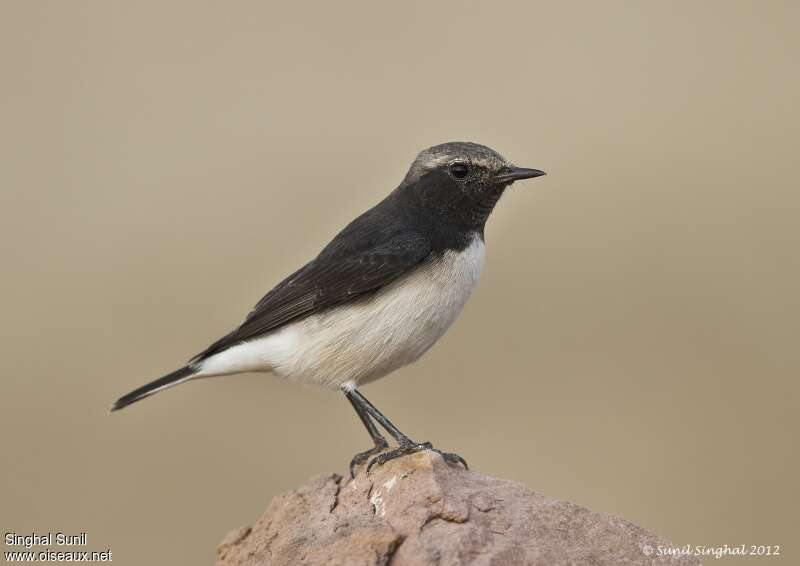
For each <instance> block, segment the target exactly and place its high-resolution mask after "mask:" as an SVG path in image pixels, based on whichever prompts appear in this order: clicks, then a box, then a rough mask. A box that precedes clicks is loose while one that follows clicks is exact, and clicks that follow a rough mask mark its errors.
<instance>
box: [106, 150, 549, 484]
mask: <svg viewBox="0 0 800 566" xmlns="http://www.w3.org/2000/svg"><path fill="white" fill-rule="evenodd" d="M540 175H544V172H542V171H539V170H538V169H525V168H522V167H516V166H514V165H512V164H511V163H509V162H508V161H506V160H505V159H504V158H503V157H502V156H501V155H499V154H498V153H497V152H495V151H493V150H491V149H489V148H488V147H485V146H482V145H478V144H475V143H467V142H452V143H445V144H442V145H437V146H434V147H431V148H429V149H426V150H425V151H423V152H421V153H420V154H419V155H418V156H417V158H416V159H415V160H414V162H413V163H412V164H411V169H409V171H408V174H407V175H406V176H405V179H403V182H402V183H400V186H399V187H397V188H396V189H395V190H394V191H392V192H391V193H390V194H389V196H387V197H386V198H385V199H383V200H382V201H381V202H380V203H378V204H377V205H376V206H374V207H373V208H371V209H370V210H368V211H367V212H365V213H364V214H362V215H361V216H359V217H358V218H356V219H355V220H353V221H352V222H351V223H350V224H349V225H348V226H347V227H345V229H344V230H342V231H341V232H340V233H339V234H338V235H337V236H336V237H335V238H334V239H333V241H331V242H330V243H329V244H328V245H327V246H325V248H324V249H323V250H322V251H321V252H320V254H319V255H318V256H317V257H316V258H314V259H313V260H311V261H310V262H309V263H308V264H306V265H305V266H303V267H301V268H300V269H299V270H297V271H295V272H294V273H293V274H292V275H290V276H289V277H287V278H286V279H284V280H283V281H282V282H281V283H279V284H278V285H277V286H276V287H275V288H274V289H272V290H271V291H270V292H269V293H267V294H266V295H265V296H264V298H262V299H261V300H260V301H259V302H258V304H257V305H256V306H255V307H254V308H253V310H251V311H250V313H249V314H248V315H247V317H246V318H245V320H244V322H242V324H241V325H240V326H239V327H238V328H236V329H235V330H234V331H233V332H231V333H229V334H227V335H226V336H223V337H222V338H220V339H219V340H217V341H216V342H214V343H213V344H211V346H209V347H208V348H206V349H205V350H203V351H202V352H201V353H199V354H198V355H196V356H195V357H194V358H192V359H191V360H190V361H189V363H188V364H187V365H185V366H184V367H182V368H180V369H178V370H176V371H174V372H172V373H170V374H168V375H165V376H164V377H161V378H159V379H156V380H155V381H153V382H152V383H148V384H147V385H144V386H142V387H140V388H138V389H136V390H134V391H132V392H130V393H128V394H127V395H125V396H123V397H121V398H120V399H118V400H117V401H116V403H114V405H113V407H112V409H111V410H112V411H116V410H118V409H121V408H123V407H125V406H127V405H130V404H131V403H134V402H135V401H138V400H140V399H143V398H145V397H147V396H149V395H152V394H153V393H156V392H158V391H162V390H164V389H167V388H168V387H172V386H173V385H177V384H179V383H183V382H184V381H188V380H190V379H194V378H196V377H210V376H217V375H230V374H234V373H242V372H253V371H258V372H272V373H274V374H276V375H278V376H280V377H283V378H286V379H291V380H295V381H299V382H302V383H307V384H311V385H317V386H320V387H325V388H329V389H339V390H341V391H342V392H343V393H344V395H345V397H347V399H348V400H349V401H350V403H352V404H353V407H354V408H355V410H356V413H358V416H359V417H360V418H361V421H362V422H363V423H364V426H366V428H367V431H369V434H370V435H371V436H372V440H373V441H374V443H375V446H374V448H372V449H370V450H367V451H366V452H362V453H360V454H357V455H356V456H355V457H354V458H353V460H352V462H351V464H350V470H351V473H353V472H354V469H355V466H356V465H357V464H360V463H363V462H364V461H366V460H367V459H368V458H369V457H370V456H373V455H376V456H375V457H374V458H373V459H372V460H371V461H370V462H369V464H368V466H367V471H369V469H370V468H371V467H372V466H373V465H375V464H381V463H383V462H386V461H388V460H390V459H392V458H396V457H398V456H401V455H403V454H409V453H412V452H417V451H420V450H435V449H434V448H433V447H432V445H431V444H430V443H429V442H422V443H419V442H414V441H413V440H411V439H410V438H409V437H407V436H406V435H405V434H403V433H402V432H400V430H398V428H397V427H396V426H394V425H393V424H392V423H391V422H390V421H389V419H387V418H386V417H385V416H383V414H381V412H380V411H378V410H377V409H376V408H375V407H374V406H373V405H372V403H370V402H369V401H367V399H366V398H365V397H364V396H363V395H361V393H360V392H359V391H358V389H357V386H359V385H363V384H366V383H369V382H371V381H374V380H376V379H378V378H380V377H383V376H385V375H387V374H389V373H391V372H392V371H394V370H396V369H398V368H400V367H403V366H405V365H408V364H410V363H411V362H414V361H416V360H417V359H419V357H420V356H422V354H424V353H425V352H426V351H427V350H428V349H429V348H430V347H431V346H433V344H434V343H435V342H436V341H437V340H438V339H439V338H440V337H441V336H442V335H443V334H444V333H445V331H446V330H447V329H448V328H449V327H450V325H451V324H452V323H453V321H454V320H455V319H456V317H457V316H458V314H459V313H460V312H461V309H462V307H463V306H464V303H466V302H467V299H468V298H469V296H470V294H471V293H472V290H473V289H474V288H475V285H476V284H477V282H478V277H479V276H480V273H481V269H482V267H483V258H484V239H483V230H484V226H485V224H486V220H487V218H488V217H489V214H491V212H492V209H493V208H494V206H495V204H496V203H497V201H498V199H499V198H500V196H501V195H502V194H503V192H504V191H505V190H506V188H508V186H509V185H511V183H513V182H514V181H518V180H521V179H530V178H532V177H539V176H540ZM375 423H377V424H379V425H380V426H381V427H383V428H384V429H385V430H386V431H387V432H388V433H389V434H390V435H391V436H392V437H393V438H394V440H395V441H396V442H397V444H398V447H397V448H396V449H394V450H390V451H386V452H384V450H385V449H386V448H387V447H388V443H387V442H386V439H385V438H384V437H383V436H382V435H381V433H380V432H379V430H378V428H377V426H376V424H375ZM437 452H439V451H438V450H437ZM439 453H440V454H441V455H442V457H443V458H444V459H445V460H446V461H447V462H449V463H456V462H460V463H461V464H463V465H464V466H466V462H464V460H463V459H462V458H461V457H460V456H458V455H456V454H450V453H446V452H439Z"/></svg>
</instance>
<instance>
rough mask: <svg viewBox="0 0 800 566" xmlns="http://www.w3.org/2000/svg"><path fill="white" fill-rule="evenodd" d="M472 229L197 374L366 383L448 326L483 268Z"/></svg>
mask: <svg viewBox="0 0 800 566" xmlns="http://www.w3.org/2000/svg"><path fill="white" fill-rule="evenodd" d="M483 259H484V244H483V241H482V240H481V239H480V238H479V237H476V238H475V239H474V240H473V241H472V243H471V244H470V245H469V246H468V247H467V248H466V249H464V250H462V251H458V252H457V251H452V250H448V251H446V252H445V253H444V254H443V255H442V256H441V257H440V258H438V259H435V260H429V261H427V262H426V263H424V264H422V265H420V266H419V267H418V268H416V269H415V270H413V271H411V272H409V273H408V274H407V275H405V276H403V277H401V278H400V279H398V280H397V281H394V282H393V283H391V284H390V285H387V286H386V287H384V288H382V289H381V290H379V291H378V292H377V293H375V294H374V295H371V296H369V297H366V298H363V299H359V300H356V301H354V302H352V303H348V304H346V305H342V306H339V307H335V308H332V309H329V310H327V311H325V312H322V313H319V314H314V315H311V316H309V317H306V318H304V319H302V320H300V321H298V322H295V323H292V324H288V325H286V326H284V327H282V328H280V329H278V330H275V331H274V332H271V333H269V334H266V335H265V336H263V337H260V338H258V339H255V340H252V341H250V342H246V343H244V344H240V345H238V346H234V347H232V348H229V349H228V350H226V351H224V352H220V353H219V354H217V355H215V356H212V357H211V358H209V359H208V360H206V361H205V362H204V363H203V366H202V368H201V371H200V373H199V375H202V376H207V375H220V374H229V373H239V372H243V371H272V372H274V373H276V374H277V375H279V376H282V377H285V378H288V379H292V380H296V381H300V382H303V383H308V384H312V385H320V386H324V387H341V386H343V385H355V384H361V383H366V382H369V381H372V380H375V379H378V378H379V377H382V376H384V375H386V374H388V373H389V372H391V371H393V370H395V369H397V368H399V367H402V366H404V365H407V364H410V363H411V362H413V361H415V360H417V359H418V358H419V357H420V356H421V355H422V354H424V353H425V352H426V351H427V350H428V348H430V347H431V346H433V344H434V343H435V342H436V340H438V339H439V338H440V337H441V336H442V334H444V332H445V331H446V330H447V329H448V328H449V327H450V325H451V324H452V323H453V321H454V320H455V319H456V317H457V316H458V314H459V313H460V312H461V309H462V307H463V306H464V303H466V302H467V299H468V298H469V296H470V295H471V294H472V290H473V289H474V288H475V285H476V284H477V282H478V278H479V276H480V273H481V270H482V268H483Z"/></svg>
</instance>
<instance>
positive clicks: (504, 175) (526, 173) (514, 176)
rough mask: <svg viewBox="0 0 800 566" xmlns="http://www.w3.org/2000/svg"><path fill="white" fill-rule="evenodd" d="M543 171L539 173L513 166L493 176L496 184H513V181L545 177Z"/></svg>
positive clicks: (536, 170)
mask: <svg viewBox="0 0 800 566" xmlns="http://www.w3.org/2000/svg"><path fill="white" fill-rule="evenodd" d="M546 174H547V173H545V172H544V171H539V170H538V169H528V168H526V167H514V166H513V165H508V166H506V167H503V168H502V169H501V170H500V172H499V173H498V174H497V175H495V176H494V181H495V182H496V183H513V182H514V181H520V180H522V179H533V178H534V177H541V176H542V175H546Z"/></svg>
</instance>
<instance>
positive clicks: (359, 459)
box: [350, 440, 389, 479]
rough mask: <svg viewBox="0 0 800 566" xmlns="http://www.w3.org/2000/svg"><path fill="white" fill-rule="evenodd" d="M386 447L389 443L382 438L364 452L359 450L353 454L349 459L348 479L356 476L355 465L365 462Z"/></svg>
mask: <svg viewBox="0 0 800 566" xmlns="http://www.w3.org/2000/svg"><path fill="white" fill-rule="evenodd" d="M387 448H389V443H388V442H386V441H385V440H383V442H376V443H375V446H374V447H372V448H370V449H369V450H365V451H364V452H359V453H358V454H356V455H355V456H353V459H352V460H350V479H354V478H355V477H356V466H360V465H361V464H363V463H364V462H366V461H367V459H368V458H369V457H370V456H373V455H374V454H378V453H380V452H382V451H383V450H386V449H387Z"/></svg>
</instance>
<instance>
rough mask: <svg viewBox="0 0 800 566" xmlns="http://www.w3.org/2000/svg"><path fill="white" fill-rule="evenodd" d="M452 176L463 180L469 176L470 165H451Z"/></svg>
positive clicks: (458, 162)
mask: <svg viewBox="0 0 800 566" xmlns="http://www.w3.org/2000/svg"><path fill="white" fill-rule="evenodd" d="M450 174H451V175H452V176H453V177H455V178H456V179H463V178H464V177H466V176H467V175H468V174H469V165H467V164H466V163H462V162H461V161H457V162H455V163H453V164H452V165H450Z"/></svg>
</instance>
